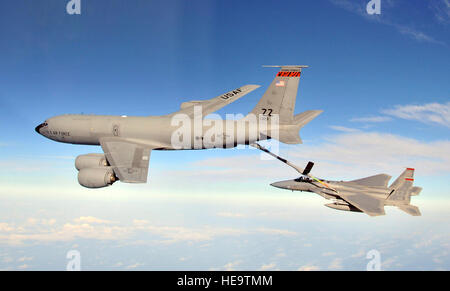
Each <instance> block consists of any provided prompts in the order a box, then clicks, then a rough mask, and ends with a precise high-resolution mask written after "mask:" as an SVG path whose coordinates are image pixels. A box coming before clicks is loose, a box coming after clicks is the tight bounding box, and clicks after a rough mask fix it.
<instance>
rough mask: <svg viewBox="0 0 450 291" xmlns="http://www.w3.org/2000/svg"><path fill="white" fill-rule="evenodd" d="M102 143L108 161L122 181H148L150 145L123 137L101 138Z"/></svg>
mask: <svg viewBox="0 0 450 291" xmlns="http://www.w3.org/2000/svg"><path fill="white" fill-rule="evenodd" d="M100 145H101V146H102V149H103V152H104V153H105V156H106V159H107V160H108V163H109V164H110V165H111V167H112V168H113V171H114V173H115V174H116V176H117V177H118V178H119V180H120V181H122V182H125V183H146V182H147V174H148V164H149V160H150V151H151V150H152V149H153V148H156V147H153V148H152V147H149V146H147V145H141V144H139V143H136V142H133V141H129V140H127V139H123V138H118V137H117V138H101V139H100Z"/></svg>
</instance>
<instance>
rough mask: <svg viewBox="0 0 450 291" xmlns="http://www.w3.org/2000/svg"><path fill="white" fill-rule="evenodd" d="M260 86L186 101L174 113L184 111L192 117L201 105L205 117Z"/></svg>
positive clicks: (250, 86) (251, 86) (247, 86)
mask: <svg viewBox="0 0 450 291" xmlns="http://www.w3.org/2000/svg"><path fill="white" fill-rule="evenodd" d="M259 87H261V86H259V85H245V86H242V87H240V88H237V89H234V90H232V91H230V92H227V93H225V94H222V95H220V96H217V97H215V98H212V99H209V100H203V101H190V102H184V103H182V104H181V110H180V111H178V112H175V113H174V114H177V113H184V114H187V115H188V116H190V117H194V107H195V106H201V108H202V112H201V113H202V115H203V117H205V116H206V115H208V114H210V113H213V112H215V111H217V110H219V109H221V108H222V107H224V106H226V105H228V104H230V103H232V102H234V101H236V100H238V99H239V98H241V97H243V96H245V95H247V94H248V93H250V92H252V91H253V90H255V89H257V88H259Z"/></svg>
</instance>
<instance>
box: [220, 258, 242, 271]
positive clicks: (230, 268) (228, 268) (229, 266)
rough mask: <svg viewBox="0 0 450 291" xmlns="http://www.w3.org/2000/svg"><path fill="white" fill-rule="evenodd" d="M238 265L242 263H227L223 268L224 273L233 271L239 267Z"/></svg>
mask: <svg viewBox="0 0 450 291" xmlns="http://www.w3.org/2000/svg"><path fill="white" fill-rule="evenodd" d="M240 264H242V261H240V260H239V261H235V262H230V263H227V264H226V265H225V266H223V269H224V270H225V271H235V270H236V267H237V266H239V265H240Z"/></svg>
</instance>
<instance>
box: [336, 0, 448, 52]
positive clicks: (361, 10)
mask: <svg viewBox="0 0 450 291" xmlns="http://www.w3.org/2000/svg"><path fill="white" fill-rule="evenodd" d="M447 1H448V0H447ZM330 2H331V3H332V4H334V5H336V6H338V7H341V8H343V9H345V10H347V11H349V12H351V13H354V14H357V15H359V16H361V17H363V18H364V19H366V20H368V21H374V22H378V23H381V24H384V25H388V26H391V27H393V28H395V29H396V30H397V31H398V32H399V33H401V34H403V35H406V36H408V37H410V38H412V39H414V40H416V41H419V42H429V43H435V44H441V45H445V43H444V42H441V41H438V40H436V39H434V38H433V37H432V36H429V35H427V34H426V33H424V32H422V31H419V30H417V29H415V28H413V27H411V26H406V25H404V24H400V23H397V22H395V21H394V20H391V18H388V16H387V15H389V14H387V13H383V11H386V10H387V9H389V8H391V7H393V6H394V5H395V2H394V1H382V3H383V4H382V12H381V15H369V14H368V13H367V11H366V5H367V3H368V2H369V1H366V0H364V1H355V0H330Z"/></svg>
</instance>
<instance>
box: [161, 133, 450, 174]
mask: <svg viewBox="0 0 450 291" xmlns="http://www.w3.org/2000/svg"><path fill="white" fill-rule="evenodd" d="M289 148H290V150H289V151H286V150H285V148H284V147H283V148H282V149H281V153H280V155H281V156H282V157H284V158H287V159H288V160H289V161H291V162H292V163H294V164H296V165H299V166H304V165H305V164H306V163H307V162H308V161H314V162H315V163H316V164H315V167H314V169H313V174H314V175H316V176H319V177H324V178H330V179H333V178H346V179H350V178H352V179H356V178H360V177H363V176H366V175H374V174H378V173H386V174H389V175H392V176H396V175H397V174H400V173H401V172H402V171H403V169H404V168H405V167H413V168H416V174H417V175H421V176H423V175H435V174H441V175H445V174H448V173H450V141H449V140H440V141H432V142H427V141H419V140H416V139H413V138H407V137H403V136H398V135H393V134H386V133H375V132H373V133H365V132H355V133H346V134H337V135H334V136H330V137H328V138H326V140H325V142H323V143H321V144H318V145H307V144H304V145H298V146H295V147H292V146H291V147H289ZM193 165H194V168H197V167H200V168H201V169H199V170H195V171H190V174H189V175H190V176H189V179H192V178H194V177H199V178H202V179H205V177H211V179H214V178H216V177H217V176H218V175H220V177H221V179H228V180H234V181H237V180H239V181H244V180H245V179H253V178H266V177H272V179H273V181H276V179H283V178H284V179H286V177H293V176H294V175H296V172H295V170H293V169H291V168H290V167H288V166H286V165H284V164H282V163H281V162H279V161H277V160H269V161H267V160H261V159H260V157H259V155H255V154H249V155H246V156H244V155H239V156H234V157H226V158H212V159H206V160H203V161H197V162H195V163H193ZM168 174H170V175H171V177H174V176H179V177H180V179H186V177H185V176H186V172H185V171H183V172H182V173H179V174H178V173H177V172H172V171H170V172H168Z"/></svg>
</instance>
